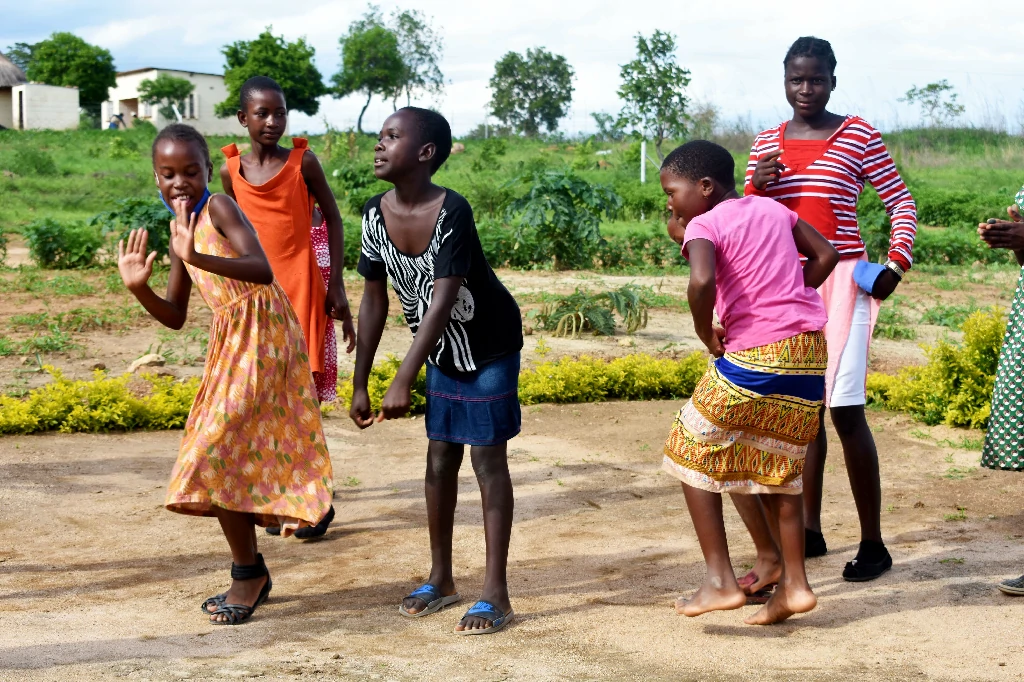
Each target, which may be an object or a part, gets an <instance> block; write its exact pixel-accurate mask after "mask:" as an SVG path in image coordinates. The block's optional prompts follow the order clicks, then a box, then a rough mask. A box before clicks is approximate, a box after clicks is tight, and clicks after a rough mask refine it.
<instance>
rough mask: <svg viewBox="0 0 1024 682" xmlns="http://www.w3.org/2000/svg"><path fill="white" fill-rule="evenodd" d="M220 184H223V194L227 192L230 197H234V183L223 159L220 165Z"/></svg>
mask: <svg viewBox="0 0 1024 682" xmlns="http://www.w3.org/2000/svg"><path fill="white" fill-rule="evenodd" d="M220 184H221V185H223V186H224V194H227V195H228V196H229V197H231V198H232V199H234V198H235V185H234V183H232V182H231V171H229V170H228V164H227V162H226V161H225V162H224V165H223V166H221V167H220Z"/></svg>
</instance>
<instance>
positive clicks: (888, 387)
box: [868, 309, 1006, 428]
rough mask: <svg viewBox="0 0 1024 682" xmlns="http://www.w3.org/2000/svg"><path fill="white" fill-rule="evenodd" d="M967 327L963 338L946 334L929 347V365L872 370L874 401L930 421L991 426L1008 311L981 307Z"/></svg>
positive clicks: (870, 395)
mask: <svg viewBox="0 0 1024 682" xmlns="http://www.w3.org/2000/svg"><path fill="white" fill-rule="evenodd" d="M963 330H964V339H963V343H961V344H956V343H953V342H950V341H948V340H942V341H939V342H938V343H936V344H935V345H934V346H930V347H928V348H926V349H925V352H926V354H927V357H928V362H927V364H925V365H923V366H919V367H907V368H904V369H903V370H901V371H900V373H899V374H898V375H896V376H891V375H886V374H870V375H868V402H869V403H874V404H877V405H880V406H882V407H884V408H885V409H888V410H899V411H905V412H909V413H911V414H912V415H913V416H914V417H916V418H917V419H920V420H921V421H923V422H925V423H926V424H946V425H948V426H967V427H970V428H984V427H985V426H987V424H988V418H989V413H990V411H991V399H992V388H993V386H994V384H995V373H996V366H997V364H998V362H999V350H1000V348H1001V346H1002V342H1003V335H1004V334H1005V332H1006V316H1005V314H1004V311H1002V310H1001V309H992V310H989V311H979V312H976V313H974V314H973V315H971V316H970V317H968V318H967V320H966V321H965V322H964V324H963Z"/></svg>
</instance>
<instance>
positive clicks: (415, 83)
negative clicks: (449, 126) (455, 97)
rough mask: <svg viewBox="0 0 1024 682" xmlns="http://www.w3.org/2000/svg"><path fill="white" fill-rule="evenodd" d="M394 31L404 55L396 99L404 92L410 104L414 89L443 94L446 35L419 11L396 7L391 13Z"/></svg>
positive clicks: (399, 49)
mask: <svg viewBox="0 0 1024 682" xmlns="http://www.w3.org/2000/svg"><path fill="white" fill-rule="evenodd" d="M390 28H391V31H392V32H393V33H394V34H395V38H396V39H397V40H398V52H399V54H400V55H401V57H402V78H401V84H400V87H399V88H398V89H397V90H395V91H394V93H393V94H392V100H393V101H394V100H397V99H398V96H399V95H400V94H401V93H403V92H404V93H405V100H406V104H409V103H411V100H412V94H413V93H414V92H417V91H418V92H424V93H429V94H432V95H440V94H441V93H442V92H443V91H444V74H442V73H441V66H440V64H441V57H442V54H443V52H444V38H443V35H442V34H439V33H438V32H437V31H435V30H434V27H433V25H432V24H431V22H430V19H428V18H427V16H426V15H425V14H424V13H423V12H421V11H420V10H417V9H413V10H401V11H399V10H397V9H396V10H395V11H394V13H393V14H392V15H391V26H390Z"/></svg>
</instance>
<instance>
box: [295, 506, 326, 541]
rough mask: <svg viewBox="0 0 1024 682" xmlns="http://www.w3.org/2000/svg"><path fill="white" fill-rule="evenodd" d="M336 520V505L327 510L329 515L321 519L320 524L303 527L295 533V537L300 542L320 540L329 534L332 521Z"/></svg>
mask: <svg viewBox="0 0 1024 682" xmlns="http://www.w3.org/2000/svg"><path fill="white" fill-rule="evenodd" d="M333 520H334V505H333V504H332V505H331V508H330V509H328V510H327V514H325V515H324V517H323V518H322V519H320V523H318V524H316V525H315V526H303V527H302V528H299V529H298V530H296V531H295V537H297V538H298V539H300V540H309V539H310V538H318V537H320V536H322V535H324V534H326V533H327V526H329V525H331V521H333Z"/></svg>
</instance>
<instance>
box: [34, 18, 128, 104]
mask: <svg viewBox="0 0 1024 682" xmlns="http://www.w3.org/2000/svg"><path fill="white" fill-rule="evenodd" d="M20 45H24V43H20ZM16 47H17V46H16ZM26 47H27V48H28V49H27V54H28V57H29V62H28V65H27V66H28V68H26V69H25V75H26V76H28V79H29V80H30V81H38V82H40V83H47V84H49V85H65V86H74V87H77V88H78V103H79V106H81V107H82V108H83V109H85V110H86V111H91V112H94V113H95V112H98V111H99V107H100V104H101V103H102V102H106V101H107V98H108V96H109V93H110V88H112V87H114V85H116V84H117V71H116V70H115V69H114V57H113V56H112V55H111V54H110V52H109V51H108V50H104V49H103V48H102V47H97V46H95V45H90V44H89V43H87V42H85V41H84V40H82V39H81V38H79V37H78V36H76V35H75V34H73V33H54V34H53V35H51V36H50V37H49V38H47V39H46V40H43V41H41V42H39V43H36V44H35V45H32V46H26Z"/></svg>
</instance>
